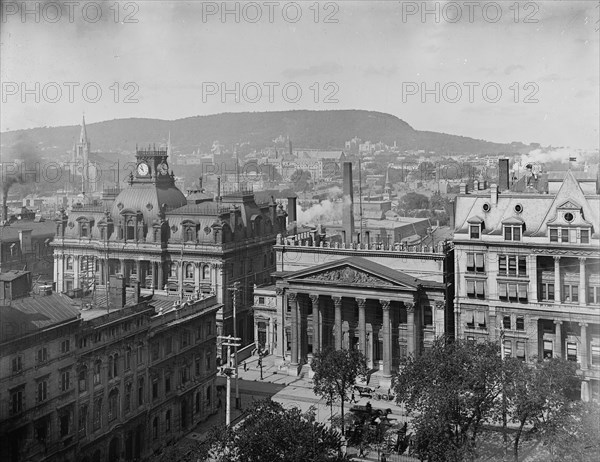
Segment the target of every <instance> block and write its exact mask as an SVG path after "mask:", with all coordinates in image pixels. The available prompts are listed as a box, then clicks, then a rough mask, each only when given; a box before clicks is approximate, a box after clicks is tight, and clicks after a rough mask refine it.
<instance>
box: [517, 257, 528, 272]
mask: <svg viewBox="0 0 600 462" xmlns="http://www.w3.org/2000/svg"><path fill="white" fill-rule="evenodd" d="M518 266H519V267H518V270H519V276H527V258H526V257H518Z"/></svg>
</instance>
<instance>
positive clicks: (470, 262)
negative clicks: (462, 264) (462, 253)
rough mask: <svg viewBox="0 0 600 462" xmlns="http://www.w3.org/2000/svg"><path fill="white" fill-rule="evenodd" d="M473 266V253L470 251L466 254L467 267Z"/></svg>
mask: <svg viewBox="0 0 600 462" xmlns="http://www.w3.org/2000/svg"><path fill="white" fill-rule="evenodd" d="M473 266H475V264H474V262H473V254H472V253H468V254H467V268H471V267H473Z"/></svg>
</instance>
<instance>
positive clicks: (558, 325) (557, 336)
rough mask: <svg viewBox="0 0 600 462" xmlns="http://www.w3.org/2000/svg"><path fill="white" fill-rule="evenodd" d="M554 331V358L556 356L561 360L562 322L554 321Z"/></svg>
mask: <svg viewBox="0 0 600 462" xmlns="http://www.w3.org/2000/svg"><path fill="white" fill-rule="evenodd" d="M554 326H555V327H554V329H555V330H556V332H555V335H554V340H555V342H554V343H555V344H556V345H555V347H554V356H557V357H559V358H561V359H562V357H563V354H562V321H554Z"/></svg>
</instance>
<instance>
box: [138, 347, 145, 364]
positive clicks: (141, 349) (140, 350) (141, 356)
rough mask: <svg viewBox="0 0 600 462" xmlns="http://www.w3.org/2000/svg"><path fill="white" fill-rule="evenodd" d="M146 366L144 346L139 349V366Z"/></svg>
mask: <svg viewBox="0 0 600 462" xmlns="http://www.w3.org/2000/svg"><path fill="white" fill-rule="evenodd" d="M140 364H144V349H143V347H142V345H138V347H137V365H138V366H139V365H140Z"/></svg>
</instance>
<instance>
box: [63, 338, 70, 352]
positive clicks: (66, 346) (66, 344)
mask: <svg viewBox="0 0 600 462" xmlns="http://www.w3.org/2000/svg"><path fill="white" fill-rule="evenodd" d="M70 350H71V341H70V340H63V341H62V342H61V344H60V352H61V353H68V352H69V351H70Z"/></svg>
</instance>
